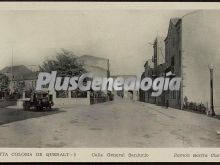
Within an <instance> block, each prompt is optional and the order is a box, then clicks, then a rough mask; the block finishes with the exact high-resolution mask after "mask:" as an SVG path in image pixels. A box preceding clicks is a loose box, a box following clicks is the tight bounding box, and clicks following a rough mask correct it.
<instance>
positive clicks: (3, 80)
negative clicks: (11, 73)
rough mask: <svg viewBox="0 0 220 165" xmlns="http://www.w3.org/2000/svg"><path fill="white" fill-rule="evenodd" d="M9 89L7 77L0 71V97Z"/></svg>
mask: <svg viewBox="0 0 220 165" xmlns="http://www.w3.org/2000/svg"><path fill="white" fill-rule="evenodd" d="M8 91H9V78H8V76H6V75H5V74H1V73H0V97H5V96H6V95H7V94H8Z"/></svg>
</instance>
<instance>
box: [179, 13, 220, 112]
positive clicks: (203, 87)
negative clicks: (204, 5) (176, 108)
mask: <svg viewBox="0 0 220 165" xmlns="http://www.w3.org/2000/svg"><path fill="white" fill-rule="evenodd" d="M219 20H220V11H213V10H212V11H208V10H207V11H198V12H195V13H192V14H189V15H186V16H184V17H183V19H182V56H183V58H182V62H183V78H184V79H183V85H184V87H183V98H184V96H187V98H188V100H189V101H194V102H198V103H200V102H203V103H208V104H209V103H210V80H209V69H208V65H209V64H211V63H213V64H214V106H215V110H216V112H217V113H220V102H219V100H218V99H219V98H220V83H219V82H220V72H219V70H220V47H219V43H220V30H219V27H220V21H219Z"/></svg>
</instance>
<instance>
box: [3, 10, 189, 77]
mask: <svg viewBox="0 0 220 165" xmlns="http://www.w3.org/2000/svg"><path fill="white" fill-rule="evenodd" d="M189 12H190V11H188V10H125V9H123V10H106V11H105V10H76V11H74V10H73V11H1V12H0V20H1V21H0V69H2V68H4V67H5V66H9V65H11V63H12V54H13V64H14V65H21V64H22V65H27V66H31V65H36V66H38V65H41V64H42V62H43V61H44V60H45V59H47V58H53V57H54V56H55V55H56V53H57V52H59V51H60V50H61V49H62V48H64V49H67V50H70V51H73V52H74V53H75V54H76V55H78V56H81V55H85V54H86V55H93V56H97V57H103V58H108V59H110V71H111V75H123V74H124V75H128V74H134V75H135V74H139V73H140V72H142V71H143V66H144V63H145V61H146V60H148V59H150V58H151V57H152V55H153V47H152V45H150V44H149V43H152V42H153V41H154V39H155V37H156V36H157V35H159V36H163V37H166V35H167V31H168V26H169V20H170V18H172V17H181V16H183V15H185V14H186V13H189ZM12 52H13V53H12Z"/></svg>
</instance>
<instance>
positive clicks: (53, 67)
mask: <svg viewBox="0 0 220 165" xmlns="http://www.w3.org/2000/svg"><path fill="white" fill-rule="evenodd" d="M77 58H78V57H77V56H76V55H74V53H73V52H71V51H67V50H65V49H62V51H61V52H60V53H57V55H56V58H55V60H52V59H47V60H46V61H45V62H44V63H43V64H42V66H39V70H40V71H41V72H51V71H57V76H63V77H64V76H68V77H71V76H80V75H82V74H83V73H85V72H86V70H85V69H84V68H83V64H81V63H79V62H78V61H77Z"/></svg>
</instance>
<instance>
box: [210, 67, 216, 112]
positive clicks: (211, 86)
mask: <svg viewBox="0 0 220 165" xmlns="http://www.w3.org/2000/svg"><path fill="white" fill-rule="evenodd" d="M213 70H214V66H213V65H212V64H211V65H209V71H210V109H211V116H215V111H214V105H213Z"/></svg>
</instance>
